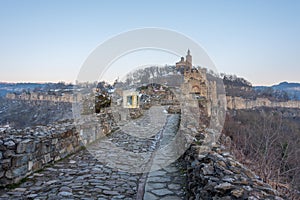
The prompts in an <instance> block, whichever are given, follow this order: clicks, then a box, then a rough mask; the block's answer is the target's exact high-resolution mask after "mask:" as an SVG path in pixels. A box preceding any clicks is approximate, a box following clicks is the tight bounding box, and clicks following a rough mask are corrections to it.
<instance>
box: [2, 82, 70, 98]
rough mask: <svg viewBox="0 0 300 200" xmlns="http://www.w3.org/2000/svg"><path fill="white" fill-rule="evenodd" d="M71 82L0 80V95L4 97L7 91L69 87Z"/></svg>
mask: <svg viewBox="0 0 300 200" xmlns="http://www.w3.org/2000/svg"><path fill="white" fill-rule="evenodd" d="M71 88H73V85H72V84H65V83H63V82H59V83H5V82H0V97H4V96H5V95H6V94H7V93H17V94H19V93H22V92H32V91H35V92H39V91H43V92H47V91H51V90H54V89H71Z"/></svg>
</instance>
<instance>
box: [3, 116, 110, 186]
mask: <svg viewBox="0 0 300 200" xmlns="http://www.w3.org/2000/svg"><path fill="white" fill-rule="evenodd" d="M103 115H105V116H103ZM101 117H102V120H104V121H105V123H102V125H101V123H92V122H91V123H87V122H86V121H89V119H88V117H85V118H84V119H83V121H85V122H84V123H81V124H79V123H78V124H77V125H76V126H75V125H74V123H73V122H72V121H68V122H64V123H55V124H49V125H48V126H36V127H33V128H25V129H6V130H2V132H0V163H1V166H0V186H6V185H9V184H14V183H18V182H19V181H20V180H22V179H23V178H25V177H26V176H28V175H29V174H31V173H33V172H35V171H37V170H40V169H42V168H43V167H45V166H47V165H49V164H51V163H53V162H55V161H58V160H60V159H62V158H65V157H66V156H68V155H70V154H72V153H75V152H76V151H78V150H79V149H80V148H81V147H83V146H84V145H86V144H89V143H92V142H93V141H95V140H96V139H99V138H100V137H103V136H104V135H105V134H107V133H109V132H110V131H111V127H110V126H109V124H110V123H109V121H110V120H109V119H108V118H106V117H107V114H106V113H102V116H101Z"/></svg>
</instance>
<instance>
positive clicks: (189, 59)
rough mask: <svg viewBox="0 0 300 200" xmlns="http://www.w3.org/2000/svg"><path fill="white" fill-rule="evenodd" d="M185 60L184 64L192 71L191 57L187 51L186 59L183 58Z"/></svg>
mask: <svg viewBox="0 0 300 200" xmlns="http://www.w3.org/2000/svg"><path fill="white" fill-rule="evenodd" d="M185 60H186V63H187V65H188V66H189V68H190V69H192V67H193V64H192V63H193V62H192V56H191V51H190V50H189V49H188V51H187V55H186V58H185Z"/></svg>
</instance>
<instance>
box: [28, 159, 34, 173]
mask: <svg viewBox="0 0 300 200" xmlns="http://www.w3.org/2000/svg"><path fill="white" fill-rule="evenodd" d="M32 167H33V162H32V161H28V171H31V170H32Z"/></svg>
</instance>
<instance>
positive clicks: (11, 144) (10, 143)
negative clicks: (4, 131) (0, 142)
mask: <svg viewBox="0 0 300 200" xmlns="http://www.w3.org/2000/svg"><path fill="white" fill-rule="evenodd" d="M4 146H6V147H7V149H11V150H15V149H16V143H15V142H14V141H12V140H8V141H7V142H4Z"/></svg>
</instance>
